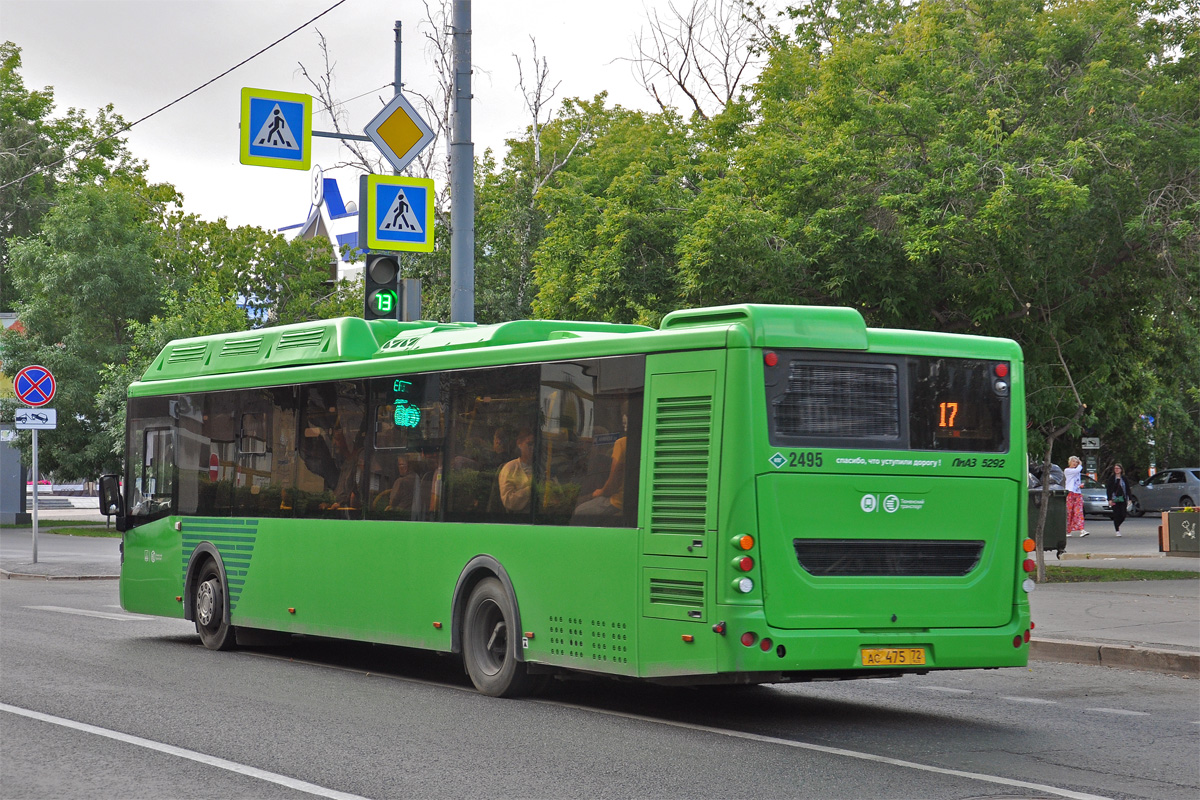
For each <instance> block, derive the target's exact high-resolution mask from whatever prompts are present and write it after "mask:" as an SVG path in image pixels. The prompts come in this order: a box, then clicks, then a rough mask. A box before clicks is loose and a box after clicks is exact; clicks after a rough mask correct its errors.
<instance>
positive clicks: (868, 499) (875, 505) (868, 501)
mask: <svg viewBox="0 0 1200 800" xmlns="http://www.w3.org/2000/svg"><path fill="white" fill-rule="evenodd" d="M858 505H859V507H860V508H862V510H863V511H865V512H867V513H868V514H870V513H871V512H872V511H878V510H879V498H878V497H876V496H875V495H873V494H864V495H863V496H862V500H859V501H858Z"/></svg>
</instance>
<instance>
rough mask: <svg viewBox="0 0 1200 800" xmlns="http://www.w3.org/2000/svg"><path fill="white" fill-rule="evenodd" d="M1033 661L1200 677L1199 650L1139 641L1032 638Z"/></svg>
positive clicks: (1030, 651)
mask: <svg viewBox="0 0 1200 800" xmlns="http://www.w3.org/2000/svg"><path fill="white" fill-rule="evenodd" d="M1029 659H1030V660H1031V661H1058V662H1062V663H1066V664H1090V665H1093V666H1099V667H1115V668H1119V669H1137V670H1145V671H1147V672H1162V673H1166V674H1168V675H1179V676H1182V677H1185V678H1200V653H1194V652H1187V651H1181V650H1163V649H1159V648H1153V647H1139V646H1137V645H1117V644H1104V643H1101V642H1073V641H1068V640H1064V639H1033V640H1031V641H1030V643H1029Z"/></svg>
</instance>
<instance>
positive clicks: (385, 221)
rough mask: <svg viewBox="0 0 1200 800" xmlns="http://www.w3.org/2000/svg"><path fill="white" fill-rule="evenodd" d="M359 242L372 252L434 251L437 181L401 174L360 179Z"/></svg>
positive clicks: (370, 176)
mask: <svg viewBox="0 0 1200 800" xmlns="http://www.w3.org/2000/svg"><path fill="white" fill-rule="evenodd" d="M359 181H360V183H359V195H360V198H359V199H360V203H359V205H360V209H361V210H360V211H359V217H358V230H359V236H358V241H359V245H360V246H362V244H363V243H365V244H366V249H367V250H370V251H387V250H392V251H405V252H414V253H429V252H432V251H433V216H434V215H433V191H434V190H433V181H432V180H430V179H428V178H408V177H402V176H399V175H364V176H362V177H361V178H360V179H359Z"/></svg>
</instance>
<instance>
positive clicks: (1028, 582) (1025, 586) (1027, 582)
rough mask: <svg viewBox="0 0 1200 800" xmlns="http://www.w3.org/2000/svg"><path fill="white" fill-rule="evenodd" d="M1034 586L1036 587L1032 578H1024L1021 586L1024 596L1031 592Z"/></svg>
mask: <svg viewBox="0 0 1200 800" xmlns="http://www.w3.org/2000/svg"><path fill="white" fill-rule="evenodd" d="M1035 586H1037V584H1036V583H1034V582H1033V579H1032V578H1026V579H1025V582H1024V583H1022V584H1021V588H1022V589H1024V590H1025V593H1026V594H1029V593H1030V592H1032V591H1033V588H1034V587H1035Z"/></svg>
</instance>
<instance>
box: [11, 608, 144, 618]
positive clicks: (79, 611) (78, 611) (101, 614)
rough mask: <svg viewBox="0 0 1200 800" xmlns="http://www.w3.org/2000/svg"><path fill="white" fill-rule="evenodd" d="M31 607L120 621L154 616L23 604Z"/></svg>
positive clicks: (40, 610) (41, 610)
mask: <svg viewBox="0 0 1200 800" xmlns="http://www.w3.org/2000/svg"><path fill="white" fill-rule="evenodd" d="M25 608H32V609H34V610H38V612H58V613H60V614H77V615H79V616H98V618H100V619H115V620H120V621H125V620H137V621H140V620H148V619H154V616H134V615H133V614H110V613H108V612H90V610H88V609H86V608H64V607H62V606H25Z"/></svg>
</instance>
